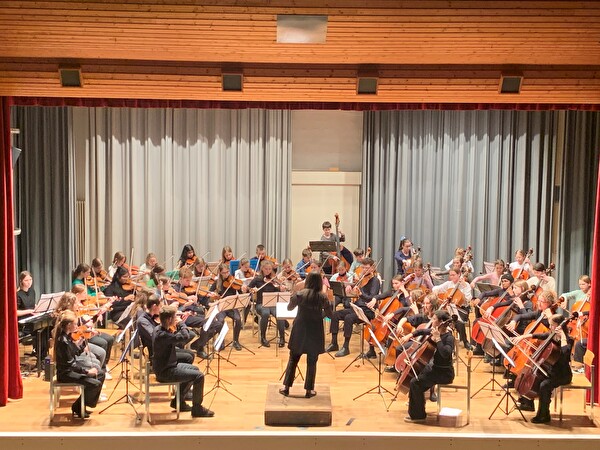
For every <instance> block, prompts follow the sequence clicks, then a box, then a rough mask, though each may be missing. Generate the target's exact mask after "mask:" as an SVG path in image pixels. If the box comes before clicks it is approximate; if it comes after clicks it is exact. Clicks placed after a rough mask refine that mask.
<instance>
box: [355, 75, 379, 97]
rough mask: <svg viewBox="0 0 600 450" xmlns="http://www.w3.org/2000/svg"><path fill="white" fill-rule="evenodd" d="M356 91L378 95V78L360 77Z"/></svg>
mask: <svg viewBox="0 0 600 450" xmlns="http://www.w3.org/2000/svg"><path fill="white" fill-rule="evenodd" d="M356 93H357V94H369V95H377V78H376V77H358V78H357V79H356Z"/></svg>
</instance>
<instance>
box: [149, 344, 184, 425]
mask: <svg viewBox="0 0 600 450" xmlns="http://www.w3.org/2000/svg"><path fill="white" fill-rule="evenodd" d="M143 354H144V358H145V360H146V365H145V368H144V394H145V395H144V403H145V409H146V420H147V421H148V423H151V421H152V418H151V416H150V388H151V387H159V386H162V387H165V386H166V387H168V388H169V394H171V392H172V391H174V395H175V399H176V400H175V403H176V407H175V409H176V411H177V419H179V412H180V408H181V402H180V398H179V389H180V388H181V383H180V382H179V381H164V382H161V381H158V380H157V379H156V375H154V373H153V372H152V367H151V364H150V358H149V357H148V350H147V349H146V348H144V351H143ZM169 396H170V395H169Z"/></svg>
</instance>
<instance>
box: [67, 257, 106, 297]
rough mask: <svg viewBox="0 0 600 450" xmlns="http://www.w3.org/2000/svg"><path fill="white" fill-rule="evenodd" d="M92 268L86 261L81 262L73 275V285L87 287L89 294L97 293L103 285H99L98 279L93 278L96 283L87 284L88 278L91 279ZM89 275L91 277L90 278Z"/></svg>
mask: <svg viewBox="0 0 600 450" xmlns="http://www.w3.org/2000/svg"><path fill="white" fill-rule="evenodd" d="M91 274H92V268H91V267H90V266H88V265H87V264H86V263H80V264H78V265H77V267H76V268H75V270H74V271H73V273H72V275H71V286H75V285H78V284H79V285H81V286H84V287H86V289H87V295H92V296H94V295H96V292H97V291H98V290H100V288H101V287H104V286H103V285H98V284H97V283H96V280H95V279H93V281H94V283H93V284H92V285H90V286H88V285H87V284H86V279H91ZM88 277H89V278H88Z"/></svg>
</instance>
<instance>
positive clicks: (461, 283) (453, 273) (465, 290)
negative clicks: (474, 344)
mask: <svg viewBox="0 0 600 450" xmlns="http://www.w3.org/2000/svg"><path fill="white" fill-rule="evenodd" d="M457 288H458V289H459V290H460V292H461V293H462V295H463V296H464V299H465V308H467V307H468V305H469V302H470V301H471V298H472V297H473V294H472V292H471V286H470V285H469V283H467V282H466V281H465V280H464V279H463V276H462V273H461V271H460V270H457V269H456V268H454V267H452V268H451V269H449V270H448V281H446V282H445V283H442V284H440V285H439V286H434V287H433V289H432V291H431V292H433V293H434V294H438V295H439V294H442V293H447V292H453V291H454V290H455V289H457ZM458 315H459V317H460V320H459V321H458V322H456V330H457V331H458V336H459V338H460V340H461V342H462V343H463V345H464V347H465V348H466V349H470V348H471V345H470V344H469V340H467V332H466V329H465V322H466V321H467V320H469V317H468V310H465V309H464V308H459V309H458Z"/></svg>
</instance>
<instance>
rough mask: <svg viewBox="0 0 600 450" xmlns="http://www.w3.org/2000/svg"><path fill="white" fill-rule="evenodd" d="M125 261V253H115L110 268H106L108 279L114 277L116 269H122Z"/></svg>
mask: <svg viewBox="0 0 600 450" xmlns="http://www.w3.org/2000/svg"><path fill="white" fill-rule="evenodd" d="M126 261H127V258H126V257H125V253H123V252H116V253H115V256H113V259H112V263H111V264H110V266H108V278H109V279H111V280H112V279H113V278H114V276H115V273H116V271H117V268H119V267H123V265H124V264H125V262H126Z"/></svg>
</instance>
